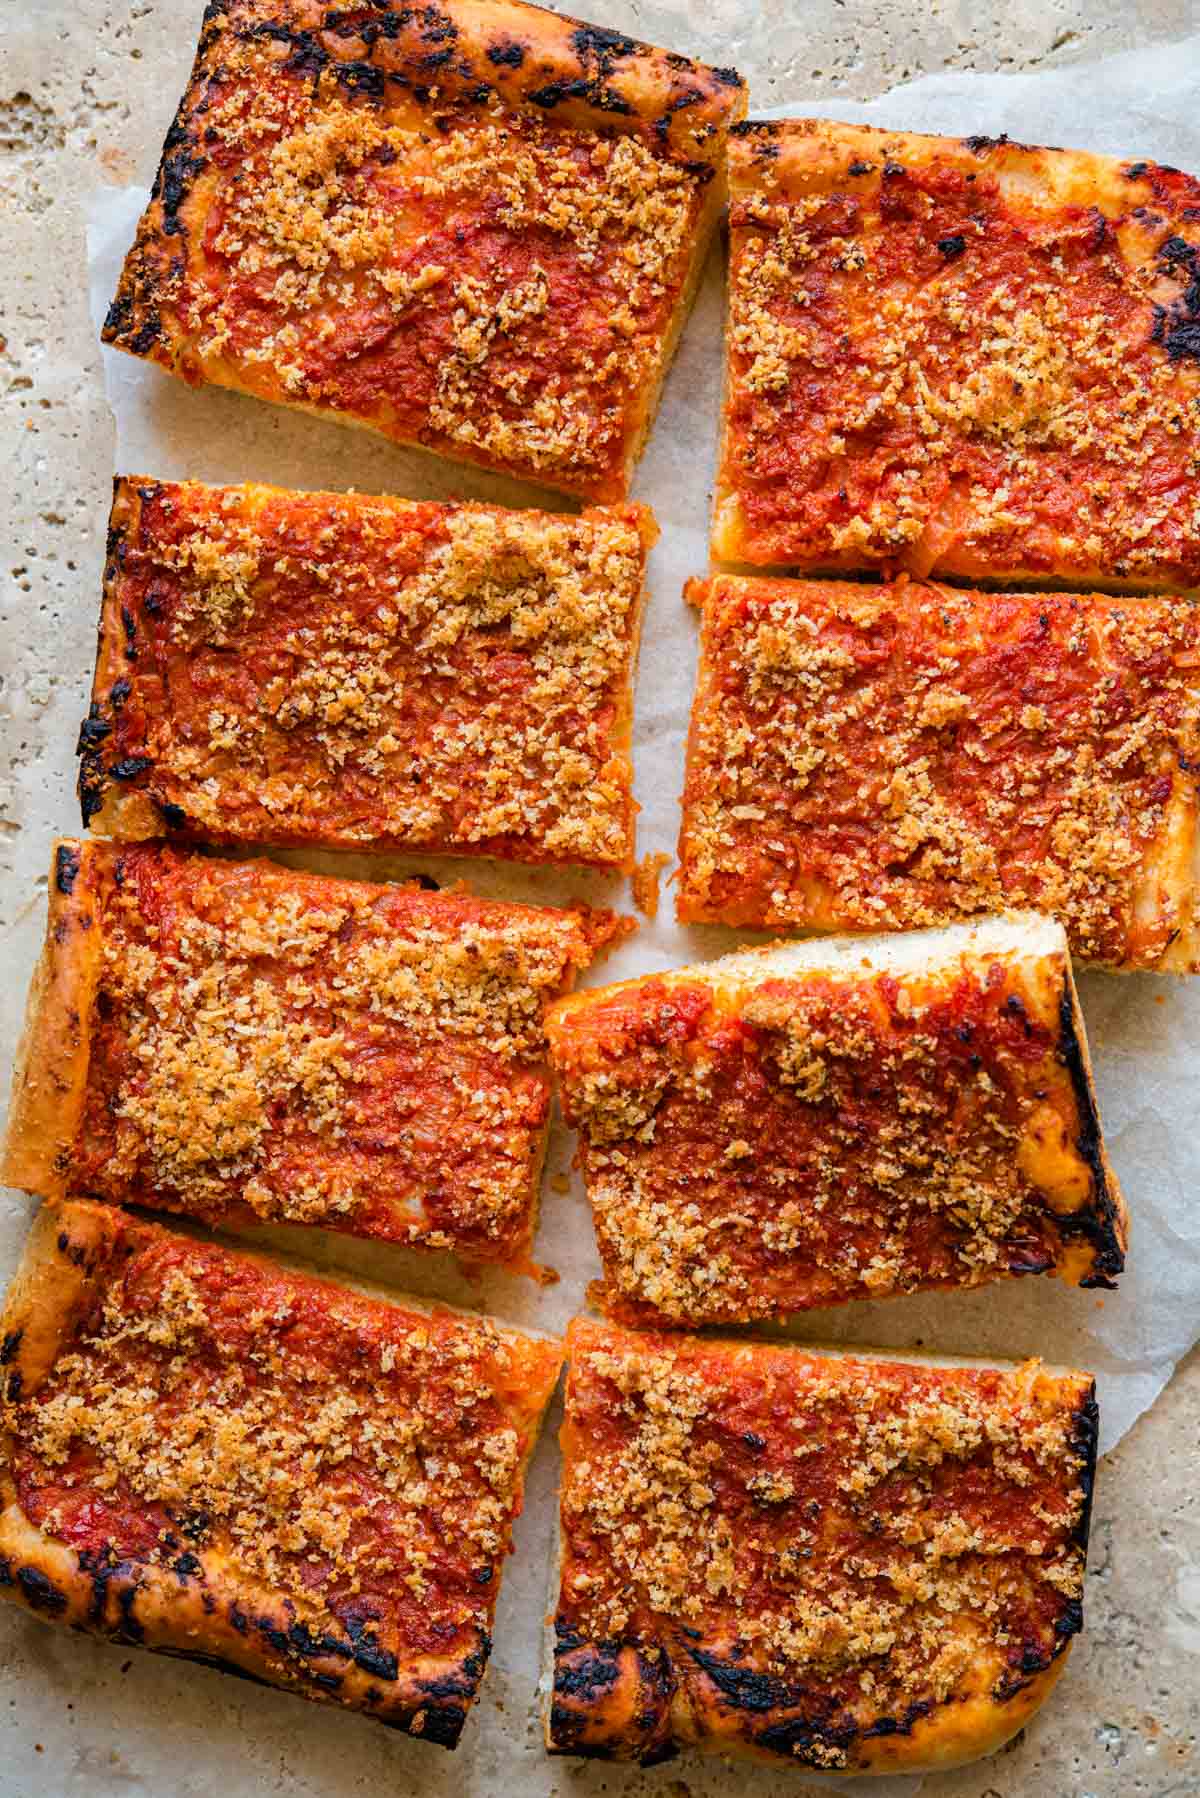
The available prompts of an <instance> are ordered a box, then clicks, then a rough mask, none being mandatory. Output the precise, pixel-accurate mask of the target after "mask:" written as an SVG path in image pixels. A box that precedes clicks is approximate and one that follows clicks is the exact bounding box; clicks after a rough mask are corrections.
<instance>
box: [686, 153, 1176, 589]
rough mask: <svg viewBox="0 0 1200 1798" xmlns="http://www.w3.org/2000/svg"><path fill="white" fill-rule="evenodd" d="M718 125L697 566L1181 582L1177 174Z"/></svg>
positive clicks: (1126, 583) (1125, 583)
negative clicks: (725, 196) (703, 523)
mask: <svg viewBox="0 0 1200 1798" xmlns="http://www.w3.org/2000/svg"><path fill="white" fill-rule="evenodd" d="M736 132H737V134H736V135H735V136H734V138H733V139H732V142H731V145H730V196H731V212H730V225H731V241H730V257H731V267H730V283H729V335H728V340H727V376H728V381H727V390H726V402H725V418H724V438H723V446H722V450H721V457H720V470H719V474H718V482H717V490H716V499H715V512H714V522H713V553H714V555H716V556H717V557H719V558H721V559H722V560H724V561H727V562H742V563H752V564H754V565H756V566H759V567H761V566H767V565H770V566H788V567H792V568H797V569H809V570H823V571H826V572H830V571H835V570H838V569H873V568H879V567H885V568H886V567H891V568H893V569H894V568H906V569H908V570H910V571H911V572H912V573H914V574H918V575H924V574H929V573H935V574H947V575H950V574H953V575H959V576H965V577H967V578H969V579H975V578H980V577H984V576H995V577H1000V578H1004V579H1008V580H1015V579H1022V580H1030V579H1042V580H1055V579H1065V580H1069V581H1073V582H1077V583H1081V584H1084V583H1085V584H1088V585H1097V584H1098V585H1110V586H1116V587H1135V588H1136V587H1161V586H1167V587H1171V586H1184V587H1193V586H1196V585H1197V584H1200V222H1198V221H1200V181H1197V180H1196V179H1194V178H1193V177H1192V176H1191V175H1185V174H1182V173H1180V171H1179V170H1178V169H1172V168H1167V167H1166V166H1163V165H1159V164H1157V163H1153V162H1146V161H1138V162H1134V161H1131V160H1126V161H1120V160H1116V159H1114V158H1111V157H1106V156H1096V155H1092V154H1089V153H1087V152H1085V151H1082V150H1050V149H1040V148H1031V147H1027V146H1025V145H1022V144H1014V143H1010V142H1009V140H1008V139H1007V138H1006V137H999V138H990V137H967V138H944V137H922V136H916V135H914V134H912V133H911V132H898V131H883V130H877V129H874V128H872V127H870V126H866V125H842V124H833V123H831V122H829V121H827V120H824V119H787V120H779V121H771V122H765V121H763V122H760V121H753V122H751V123H749V124H746V125H743V126H740V127H737V128H736Z"/></svg>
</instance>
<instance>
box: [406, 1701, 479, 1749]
mask: <svg viewBox="0 0 1200 1798" xmlns="http://www.w3.org/2000/svg"><path fill="white" fill-rule="evenodd" d="M417 1717H420V1718H421V1719H422V1722H421V1727H420V1728H419V1729H413V1728H412V1724H413V1723H414V1722H415V1721H416V1719H417ZM466 1720H467V1713H466V1710H465V1708H464V1706H462V1705H461V1704H435V1705H428V1706H426V1707H425V1708H424V1709H423V1710H420V1711H415V1712H414V1713H413V1716H412V1718H411V1719H410V1721H409V1724H408V1728H409V1730H410V1733H411V1734H413V1735H416V1736H419V1737H420V1739H421V1741H422V1742H435V1743H436V1744H437V1746H438V1747H439V1748H457V1747H458V1738H459V1736H461V1734H462V1731H463V1724H464V1723H465V1722H466Z"/></svg>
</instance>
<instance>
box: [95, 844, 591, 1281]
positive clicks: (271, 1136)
mask: <svg viewBox="0 0 1200 1798" xmlns="http://www.w3.org/2000/svg"><path fill="white" fill-rule="evenodd" d="M110 868H111V882H110V884H109V886H108V889H107V891H106V892H105V893H104V897H103V911H102V930H103V961H102V969H101V973H100V980H99V988H98V991H97V993H96V996H95V1000H94V1018H93V1023H92V1042H91V1060H90V1065H89V1071H88V1087H87V1096H86V1102H85V1110H84V1116H83V1121H82V1124H81V1128H80V1132H79V1136H78V1139H77V1142H76V1145H75V1151H74V1155H73V1159H72V1169H71V1175H72V1179H73V1181H74V1183H75V1185H76V1187H77V1188H79V1189H81V1190H84V1191H92V1192H96V1193H100V1194H103V1195H105V1196H108V1197H111V1198H113V1199H118V1200H127V1199H130V1198H132V1199H134V1200H136V1201H140V1202H142V1203H148V1204H156V1205H165V1206H167V1207H168V1208H170V1209H177V1210H181V1211H186V1212H189V1213H192V1214H193V1215H197V1216H200V1217H203V1218H206V1219H208V1220H209V1221H218V1220H220V1219H222V1218H224V1217H228V1216H238V1215H245V1216H255V1217H258V1218H261V1219H267V1220H270V1219H283V1220H285V1221H288V1222H292V1223H307V1224H315V1223H322V1224H327V1225H330V1226H332V1227H334V1228H340V1229H345V1230H349V1231H350V1232H352V1233H353V1234H356V1235H366V1236H377V1237H382V1238H387V1239H390V1240H393V1241H399V1242H411V1243H413V1244H416V1245H418V1246H422V1245H423V1246H426V1247H431V1248H442V1249H454V1250H457V1251H458V1252H460V1253H462V1254H464V1255H467V1256H468V1257H477V1258H483V1259H487V1260H501V1261H504V1260H512V1261H515V1262H517V1263H520V1261H521V1259H522V1257H523V1256H525V1255H527V1253H528V1247H529V1242H530V1238H531V1235H532V1228H533V1212H534V1203H535V1198H536V1193H535V1187H534V1182H535V1176H536V1170H537V1168H538V1165H539V1163H540V1156H541V1145H542V1139H543V1135H544V1130H545V1125H546V1119H547V1115H548V1110H549V1081H548V1077H547V1073H546V1071H545V1068H544V1061H543V1057H544V1052H545V1051H544V1038H543V1032H542V1011H543V1007H544V1006H545V1005H546V1003H547V1002H548V1001H549V1000H550V999H551V998H552V997H555V996H557V995H558V994H559V993H561V992H562V991H563V990H564V988H565V987H566V986H567V985H569V984H570V982H571V980H572V979H573V977H574V974H575V972H576V971H577V970H578V969H579V968H581V967H584V966H586V965H587V962H588V961H589V960H590V959H591V956H592V954H593V953H594V950H595V948H596V947H597V946H598V945H599V943H601V942H602V941H604V940H605V938H606V936H607V935H608V934H610V921H609V920H607V919H606V916H605V915H604V914H596V915H594V916H593V915H592V914H589V913H587V912H582V911H581V912H568V911H552V910H538V909H535V908H532V907H526V906H515V905H511V906H510V905H506V904H502V903H493V902H482V901H477V900H474V899H471V898H469V897H466V896H465V895H460V894H439V893H426V892H422V891H420V890H418V889H415V888H411V887H380V886H373V885H368V884H366V883H365V882H355V881H338V880H329V879H325V878H323V877H320V876H315V875H304V874H296V873H291V872H288V871H286V870H284V869H281V868H272V867H270V866H268V865H267V864H264V863H253V862H252V863H242V864H233V863H225V862H219V861H212V860H208V859H205V858H201V857H199V856H185V855H180V854H177V853H175V852H174V851H171V850H164V849H160V848H152V847H145V848H142V847H132V848H127V849H123V850H117V849H114V850H112V851H111V864H110ZM611 922H612V926H613V928H615V921H611Z"/></svg>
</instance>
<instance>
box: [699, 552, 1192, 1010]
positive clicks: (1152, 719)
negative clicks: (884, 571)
mask: <svg viewBox="0 0 1200 1798" xmlns="http://www.w3.org/2000/svg"><path fill="white" fill-rule="evenodd" d="M687 594H688V597H689V598H690V599H691V600H692V601H693V603H694V604H696V605H697V606H699V607H700V608H701V609H702V613H703V622H702V633H701V655H700V668H699V674H698V678H697V683H696V693H695V699H694V702H693V708H692V717H691V726H690V731H689V739H688V752H687V775H686V781H685V791H684V802H683V823H682V829H681V833H680V840H679V857H680V864H681V871H680V884H679V888H678V894H677V911H678V916H679V918H680V920H681V921H683V922H688V923H699V922H707V923H724V924H730V925H735V926H742V927H745V926H753V927H755V928H759V929H782V930H805V931H814V930H818V931H837V930H866V931H871V930H880V929H891V930H902V929H911V928H918V927H923V926H927V925H933V924H945V923H950V922H953V921H954V920H955V919H961V918H963V917H969V916H972V915H979V914H983V913H988V912H995V911H1000V910H1003V909H1005V908H1007V907H1030V908H1032V909H1035V910H1039V911H1045V912H1047V913H1050V914H1051V915H1053V916H1054V917H1056V918H1058V919H1059V920H1060V922H1061V923H1062V924H1063V926H1064V928H1065V929H1066V931H1067V935H1068V938H1069V941H1070V945H1071V952H1072V954H1073V955H1074V956H1075V957H1076V958H1077V960H1079V961H1081V962H1083V963H1085V964H1090V965H1092V966H1097V967H1104V968H1108V969H1110V970H1113V971H1116V972H1127V971H1130V970H1145V971H1147V972H1154V973H1163V974H1188V973H1195V972H1197V971H1200V900H1198V893H1200V882H1198V877H1200V832H1198V830H1197V810H1198V804H1197V770H1200V731H1198V727H1197V719H1198V717H1200V610H1198V609H1197V607H1196V605H1195V603H1194V602H1193V601H1191V600H1189V599H1186V598H1183V597H1180V596H1177V595H1176V596H1170V595H1146V594H1143V595H1138V596H1137V597H1136V599H1122V598H1119V597H1114V596H1112V595H1107V594H1102V593H1090V594H1089V593H1032V592H1024V593H1022V592H1004V593H985V592H978V591H972V590H970V589H968V588H958V587H949V586H945V585H943V584H940V583H935V582H931V581H918V580H914V579H911V578H909V577H908V576H906V575H901V576H899V577H897V578H896V579H893V580H890V581H885V582H882V583H880V584H878V585H871V586H864V585H861V584H857V583H853V582H849V581H837V580H818V579H813V580H806V581H796V580H786V579H780V578H777V577H766V576H737V575H732V574H723V575H716V576H714V577H712V578H711V579H708V580H695V581H691V582H689V583H688V587H687Z"/></svg>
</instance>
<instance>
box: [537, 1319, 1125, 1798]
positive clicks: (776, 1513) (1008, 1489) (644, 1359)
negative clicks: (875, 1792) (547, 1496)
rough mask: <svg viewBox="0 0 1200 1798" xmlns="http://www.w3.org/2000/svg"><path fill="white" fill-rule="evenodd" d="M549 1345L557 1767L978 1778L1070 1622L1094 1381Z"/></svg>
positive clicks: (1083, 1537) (860, 1361) (832, 1358)
mask: <svg viewBox="0 0 1200 1798" xmlns="http://www.w3.org/2000/svg"><path fill="white" fill-rule="evenodd" d="M567 1342H568V1376H567V1397H566V1416H565V1421H564V1423H563V1429H562V1437H561V1441H562V1451H563V1461H564V1468H563V1486H562V1539H561V1559H560V1576H559V1578H560V1583H559V1595H558V1606H557V1612H556V1614H555V1617H554V1639H553V1641H552V1643H550V1644H549V1646H550V1647H551V1649H552V1651H553V1653H552V1661H551V1667H550V1670H549V1678H548V1681H547V1684H548V1686H549V1688H550V1694H549V1695H550V1704H549V1707H548V1716H547V1728H546V1735H547V1742H548V1744H549V1747H550V1749H551V1751H552V1752H555V1753H560V1754H575V1755H592V1756H597V1757H608V1758H612V1759H615V1760H635V1761H640V1762H642V1763H643V1764H644V1765H648V1764H650V1763H652V1762H655V1761H661V1760H666V1759H668V1758H669V1757H670V1756H671V1755H673V1754H674V1753H675V1752H677V1750H678V1749H680V1748H682V1747H689V1746H695V1747H698V1748H700V1749H705V1750H710V1751H712V1752H715V1753H718V1754H725V1755H737V1756H749V1757H751V1758H753V1759H755V1760H760V1761H771V1762H775V1763H776V1764H786V1765H788V1766H792V1767H805V1768H812V1769H819V1770H821V1771H823V1772H832V1773H893V1772H896V1773H900V1772H904V1773H914V1772H920V1771H923V1770H928V1771H936V1770H938V1769H940V1768H945V1767H951V1766H955V1765H958V1764H961V1763H962V1762H964V1761H969V1760H973V1759H975V1758H976V1757H977V1756H979V1755H983V1754H989V1753H991V1752H992V1751H993V1750H994V1749H996V1748H998V1747H999V1746H1000V1745H1001V1743H1002V1742H1004V1741H1006V1740H1007V1739H1008V1738H1009V1737H1010V1736H1012V1735H1013V1734H1015V1732H1016V1731H1017V1730H1018V1729H1020V1728H1021V1727H1022V1725H1024V1724H1025V1723H1026V1722H1028V1720H1029V1718H1030V1717H1031V1716H1032V1715H1033V1713H1034V1712H1035V1711H1036V1710H1037V1708H1038V1706H1039V1705H1040V1704H1041V1703H1042V1702H1043V1701H1044V1700H1045V1698H1046V1697H1047V1695H1048V1693H1049V1692H1050V1691H1051V1689H1052V1688H1053V1686H1054V1684H1055V1682H1056V1681H1057V1679H1058V1677H1059V1675H1060V1674H1061V1672H1062V1670H1063V1666H1064V1665H1065V1662H1066V1658H1067V1654H1068V1652H1069V1650H1070V1647H1071V1639H1072V1637H1073V1636H1074V1635H1075V1634H1076V1633H1077V1631H1078V1630H1079V1629H1080V1628H1081V1626H1082V1622H1083V1604H1082V1599H1083V1576H1084V1564H1085V1560H1086V1556H1087V1539H1088V1521H1089V1515H1090V1511H1091V1492H1092V1480H1093V1475H1094V1470H1095V1460H1096V1428H1097V1411H1096V1401H1095V1389H1094V1386H1093V1383H1092V1379H1091V1376H1090V1375H1089V1374H1086V1373H1076V1372H1073V1371H1070V1370H1068V1369H1063V1368H1047V1367H1043V1366H1042V1365H1041V1364H1040V1363H1039V1362H1037V1361H1028V1362H1025V1363H1023V1364H1022V1365H1020V1366H1018V1365H1015V1364H1012V1363H1008V1364H1004V1365H999V1366H989V1365H987V1364H985V1363H984V1362H980V1361H947V1360H934V1359H932V1358H926V1357H916V1356H899V1355H891V1354H889V1355H887V1356H881V1355H876V1354H873V1353H869V1352H868V1353H861V1354H849V1353H844V1354H843V1353H837V1352H834V1351H827V1350H820V1351H818V1350H812V1349H800V1348H792V1347H783V1346H780V1345H777V1344H770V1345H769V1344H766V1343H761V1342H722V1341H720V1340H714V1339H711V1338H708V1339H700V1338H698V1337H689V1336H679V1335H674V1336H669V1335H662V1336H653V1335H651V1336H641V1335H635V1334H633V1333H631V1332H627V1331H624V1330H620V1329H614V1328H609V1327H605V1326H602V1325H599V1324H596V1323H593V1322H591V1321H589V1320H584V1319H577V1320H576V1321H575V1322H574V1323H573V1324H572V1326H571V1329H570V1332H569V1334H568V1338H567Z"/></svg>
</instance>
